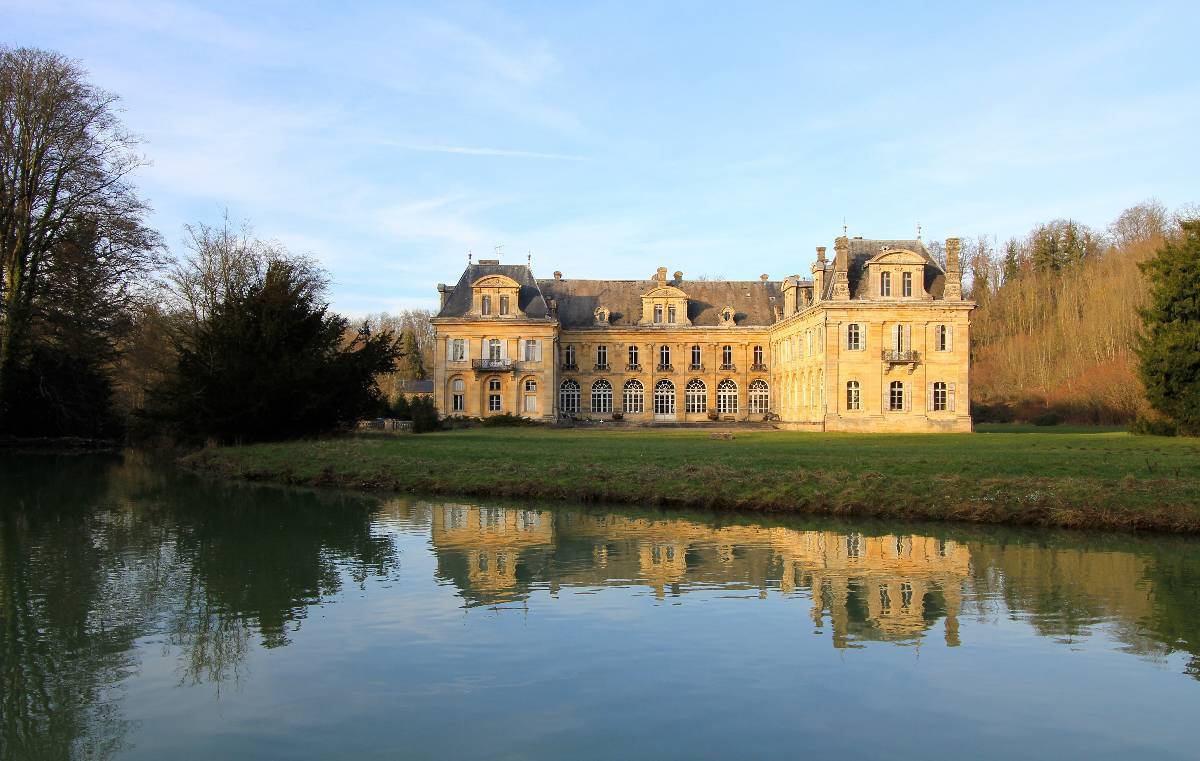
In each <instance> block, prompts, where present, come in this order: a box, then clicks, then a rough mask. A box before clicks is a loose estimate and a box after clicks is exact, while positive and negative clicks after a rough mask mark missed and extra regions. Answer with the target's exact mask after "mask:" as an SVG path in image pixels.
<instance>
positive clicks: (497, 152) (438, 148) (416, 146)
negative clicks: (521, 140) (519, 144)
mask: <svg viewBox="0 0 1200 761" xmlns="http://www.w3.org/2000/svg"><path fill="white" fill-rule="evenodd" d="M380 145H387V146H390V147H392V148H399V149H401V150H405V151H416V152H418V153H458V154H462V155H466V156H503V157H508V158H519V159H546V160H551V161H588V160H589V159H588V157H587V156H579V155H575V154H570V153H548V152H543V151H523V150H515V149H509V148H479V147H474V146H466V145H437V144H434V143H424V144H423V143H405V142H400V141H395V140H381V141H380Z"/></svg>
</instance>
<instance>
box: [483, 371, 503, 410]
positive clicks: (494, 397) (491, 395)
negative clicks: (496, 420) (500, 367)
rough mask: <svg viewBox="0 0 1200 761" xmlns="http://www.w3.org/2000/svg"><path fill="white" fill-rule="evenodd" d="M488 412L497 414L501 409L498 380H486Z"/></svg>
mask: <svg viewBox="0 0 1200 761" xmlns="http://www.w3.org/2000/svg"><path fill="white" fill-rule="evenodd" d="M487 408H488V412H499V411H500V410H501V409H503V404H502V397H501V396H500V379H499V378H489V379H488V400H487Z"/></svg>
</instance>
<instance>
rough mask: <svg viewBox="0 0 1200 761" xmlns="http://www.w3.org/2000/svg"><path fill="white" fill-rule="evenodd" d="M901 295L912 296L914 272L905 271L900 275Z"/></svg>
mask: <svg viewBox="0 0 1200 761" xmlns="http://www.w3.org/2000/svg"><path fill="white" fill-rule="evenodd" d="M900 295H901V296H903V297H904V298H911V297H912V273H911V272H905V273H904V274H903V275H901V276H900Z"/></svg>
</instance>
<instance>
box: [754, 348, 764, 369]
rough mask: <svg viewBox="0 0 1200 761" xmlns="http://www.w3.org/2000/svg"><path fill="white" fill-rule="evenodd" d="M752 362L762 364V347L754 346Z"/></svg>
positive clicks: (757, 364) (759, 365)
mask: <svg viewBox="0 0 1200 761" xmlns="http://www.w3.org/2000/svg"><path fill="white" fill-rule="evenodd" d="M754 364H755V365H756V366H758V367H762V366H763V349H762V347H761V346H755V347H754Z"/></svg>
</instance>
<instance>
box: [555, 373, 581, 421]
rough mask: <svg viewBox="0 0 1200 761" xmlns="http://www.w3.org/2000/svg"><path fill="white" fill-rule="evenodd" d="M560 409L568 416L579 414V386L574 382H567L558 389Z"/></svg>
mask: <svg viewBox="0 0 1200 761" xmlns="http://www.w3.org/2000/svg"><path fill="white" fill-rule="evenodd" d="M558 409H559V410H560V411H562V412H564V413H567V414H572V415H573V414H577V413H578V412H579V384H578V383H577V382H575V381H573V380H565V381H563V382H562V385H561V386H559V387H558Z"/></svg>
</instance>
